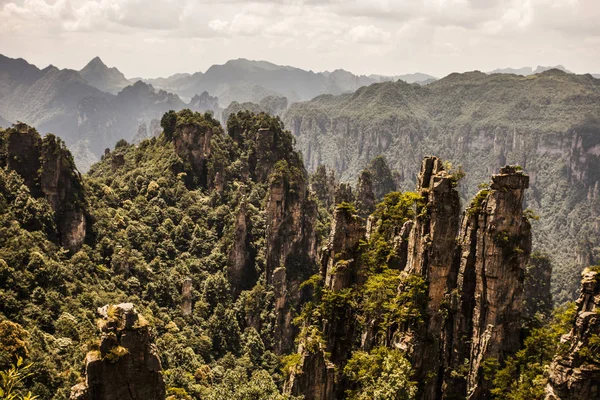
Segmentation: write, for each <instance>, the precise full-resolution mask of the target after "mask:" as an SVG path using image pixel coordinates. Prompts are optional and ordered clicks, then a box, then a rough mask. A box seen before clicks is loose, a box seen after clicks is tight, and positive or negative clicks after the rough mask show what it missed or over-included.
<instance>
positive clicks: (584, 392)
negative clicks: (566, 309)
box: [546, 267, 600, 400]
mask: <svg viewBox="0 0 600 400" xmlns="http://www.w3.org/2000/svg"><path fill="white" fill-rule="evenodd" d="M599 306H600V270H599V268H598V267H596V268H588V269H586V270H585V271H584V273H583V279H582V281H581V293H580V296H579V299H578V300H577V317H576V319H575V324H574V326H573V329H571V332H569V333H568V334H566V335H564V336H563V337H562V338H561V345H560V349H559V352H558V354H557V356H556V357H555V358H554V360H553V362H552V364H551V365H550V370H549V377H548V385H547V386H546V399H547V400H575V399H597V398H599V397H600V356H599V350H600V316H599V315H598V307H599Z"/></svg>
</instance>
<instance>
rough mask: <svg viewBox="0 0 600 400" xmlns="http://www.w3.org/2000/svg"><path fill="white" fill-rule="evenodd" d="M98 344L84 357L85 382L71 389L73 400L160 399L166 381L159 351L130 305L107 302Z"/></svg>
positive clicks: (143, 322)
mask: <svg viewBox="0 0 600 400" xmlns="http://www.w3.org/2000/svg"><path fill="white" fill-rule="evenodd" d="M98 312H99V314H100V315H101V316H102V319H101V320H100V323H99V325H100V327H101V331H102V336H101V340H100V347H99V350H97V351H91V352H89V353H88V354H87V356H86V371H85V375H86V381H85V384H83V383H81V384H78V385H76V386H74V387H73V388H72V392H71V399H72V400H140V399H144V400H163V399H164V398H165V395H166V394H165V384H164V381H163V376H162V367H161V363H160V359H159V357H158V350H157V349H156V346H155V345H154V343H153V341H152V340H153V339H152V335H151V333H150V329H149V327H148V325H147V321H145V319H144V318H143V317H142V316H141V315H140V314H138V313H137V312H136V310H135V308H134V306H133V304H131V303H123V304H118V305H107V306H104V307H102V308H99V309H98Z"/></svg>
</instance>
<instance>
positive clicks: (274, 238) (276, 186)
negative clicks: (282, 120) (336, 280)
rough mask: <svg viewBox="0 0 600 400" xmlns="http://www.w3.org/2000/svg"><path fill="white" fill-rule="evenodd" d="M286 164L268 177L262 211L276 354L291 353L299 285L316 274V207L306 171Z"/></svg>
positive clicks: (300, 299) (301, 296)
mask: <svg viewBox="0 0 600 400" xmlns="http://www.w3.org/2000/svg"><path fill="white" fill-rule="evenodd" d="M290 164H291V165H290ZM285 165H286V167H287V168H285V169H281V170H276V171H274V172H273V173H272V174H271V175H270V177H269V189H268V197H267V204H266V208H265V221H266V251H265V256H266V273H267V274H266V275H267V283H269V284H270V283H273V285H274V289H275V292H276V299H275V304H276V306H275V313H276V315H277V321H276V325H275V338H276V340H275V352H276V353H277V354H283V353H287V352H290V351H291V350H292V348H293V346H294V337H295V336H296V333H297V327H295V326H293V324H292V320H293V318H294V316H295V310H297V309H299V307H300V305H301V304H302V303H303V302H304V301H305V300H306V299H307V297H306V296H307V293H304V292H303V291H302V290H301V289H300V284H301V283H302V282H304V281H305V280H306V279H308V278H309V277H310V276H311V275H313V274H314V273H315V271H316V253H317V239H316V234H315V229H314V226H315V223H316V216H317V205H316V203H315V202H314V200H312V199H310V198H309V197H308V184H307V182H308V179H307V176H306V171H305V170H300V169H297V168H295V167H294V165H293V164H292V163H291V162H290V163H288V162H287V161H286V164H285Z"/></svg>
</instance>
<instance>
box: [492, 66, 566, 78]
mask: <svg viewBox="0 0 600 400" xmlns="http://www.w3.org/2000/svg"><path fill="white" fill-rule="evenodd" d="M551 69H558V70H561V71H564V72H567V73H569V74H572V72H571V71H569V70H568V69H566V68H565V67H563V66H562V65H555V66H553V67H544V66H541V65H538V67H537V68H536V69H533V68H532V67H522V68H497V69H495V70H493V71H490V72H488V74H515V75H523V76H527V75H531V74H541V73H542V72H545V71H549V70H551Z"/></svg>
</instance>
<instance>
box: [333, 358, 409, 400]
mask: <svg viewBox="0 0 600 400" xmlns="http://www.w3.org/2000/svg"><path fill="white" fill-rule="evenodd" d="M411 373H412V372H411V365H410V362H408V361H407V360H406V358H405V357H404V354H402V352H401V351H399V350H396V349H390V348H387V347H376V348H374V349H373V350H371V351H370V352H368V353H367V352H364V351H355V352H354V354H353V355H352V358H351V359H350V360H348V363H347V364H346V366H345V367H344V374H345V375H346V376H347V377H348V379H349V380H350V381H351V382H353V383H354V384H355V385H356V386H357V387H358V389H354V390H349V391H348V393H347V396H348V399H352V400H402V399H406V400H408V399H413V398H415V396H416V394H417V383H416V382H413V381H411V380H410V377H411Z"/></svg>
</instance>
